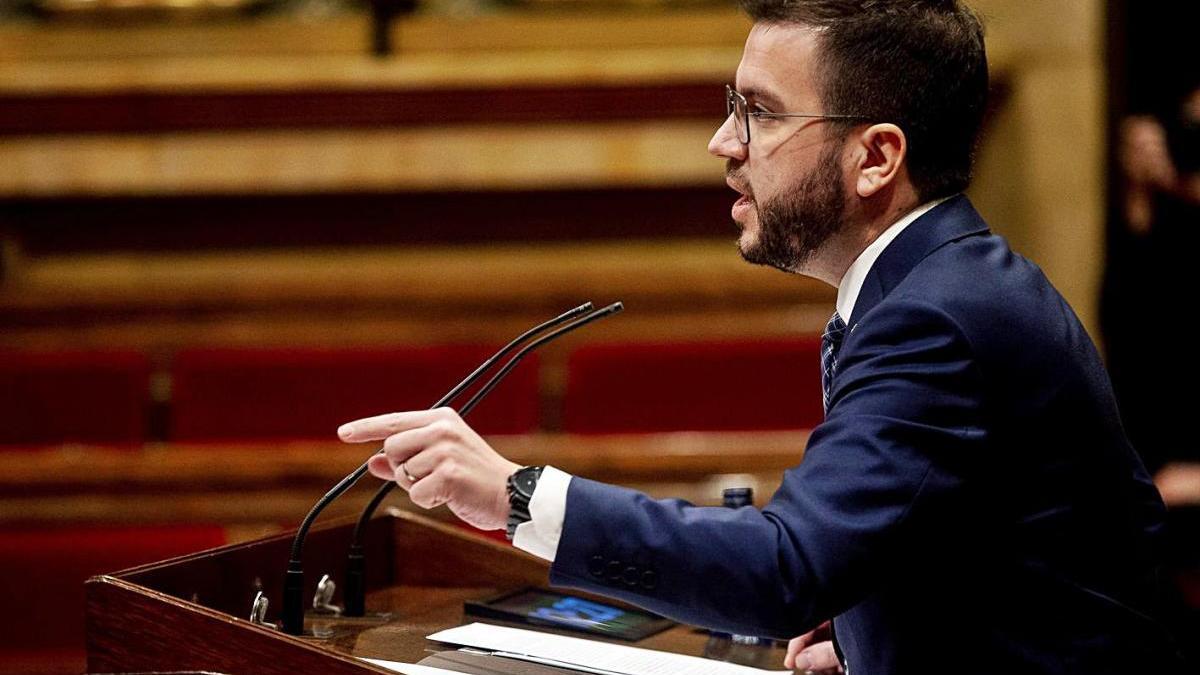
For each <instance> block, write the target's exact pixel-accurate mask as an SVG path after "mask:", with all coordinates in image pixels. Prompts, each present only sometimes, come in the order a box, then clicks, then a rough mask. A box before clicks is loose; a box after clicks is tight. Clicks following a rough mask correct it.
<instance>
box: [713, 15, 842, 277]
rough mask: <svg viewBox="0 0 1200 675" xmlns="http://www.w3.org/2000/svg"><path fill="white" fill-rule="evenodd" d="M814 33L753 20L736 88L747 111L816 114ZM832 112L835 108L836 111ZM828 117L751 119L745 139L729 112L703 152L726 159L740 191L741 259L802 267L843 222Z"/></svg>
mask: <svg viewBox="0 0 1200 675" xmlns="http://www.w3.org/2000/svg"><path fill="white" fill-rule="evenodd" d="M817 57H818V50H817V38H816V33H814V32H813V31H812V30H811V29H809V28H805V27H802V26H791V25H786V26H785V25H769V24H761V23H760V24H756V25H755V26H754V28H753V29H752V30H751V31H750V36H749V38H747V40H746V49H745V53H744V54H743V56H742V62H741V64H740V65H739V66H738V71H737V81H736V84H735V88H736V89H737V90H738V91H739V92H741V93H742V94H743V95H744V96H745V97H746V99H747V100H748V102H749V109H750V111H751V112H754V111H762V112H773V113H806V114H822V113H826V112H829V111H826V110H825V109H824V107H823V106H822V104H821V100H820V94H819V90H818V87H817V81H816V76H815V71H816V68H815V65H816V58H817ZM834 112H836V111H834ZM829 124H830V122H829V121H826V120H813V119H809V118H754V117H753V116H752V117H751V119H750V121H749V127H750V143H749V145H747V144H743V143H742V142H741V140H740V139H739V138H738V134H737V132H736V130H735V121H734V119H733V117H732V116H730V118H729V119H726V120H725V123H724V124H723V125H722V126H721V128H720V129H718V130H717V133H716V135H714V136H713V139H712V141H711V142H710V143H709V146H708V149H709V152H711V153H712V154H714V155H716V156H718V157H724V158H725V159H726V160H727V166H728V168H727V170H726V174H727V182H728V183H729V185H730V187H732V188H733V189H734V190H737V191H738V192H739V193H741V195H742V197H741V198H740V199H738V200H737V202H736V203H734V205H733V212H732V215H733V220H734V222H735V223H737V225H738V226H739V227H740V228H741V231H742V233H741V238H740V239H739V240H738V248H739V249H740V250H741V253H742V257H744V258H745V259H746V260H747V261H749V262H752V263H755V264H759V265H769V266H771V267H776V268H778V269H781V270H785V271H791V272H803V271H804V270H805V269H806V267H807V263H808V262H809V259H810V258H811V257H812V255H813V253H814V252H816V251H817V250H819V249H820V247H821V246H822V245H823V244H824V243H825V242H826V241H828V239H829V238H830V237H831V236H832V235H833V234H835V233H836V232H837V231H838V230H839V229H840V228H841V225H842V220H843V213H844V211H845V206H846V203H845V194H846V190H845V186H844V177H843V172H842V166H841V160H842V143H841V142H840V139H834V138H831V137H830V128H829Z"/></svg>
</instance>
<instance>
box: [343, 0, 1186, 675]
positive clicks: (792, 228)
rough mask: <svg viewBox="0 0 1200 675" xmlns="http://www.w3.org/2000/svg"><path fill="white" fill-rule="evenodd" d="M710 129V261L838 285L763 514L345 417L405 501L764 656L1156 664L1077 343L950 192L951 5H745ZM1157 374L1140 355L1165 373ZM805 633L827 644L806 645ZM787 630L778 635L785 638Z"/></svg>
mask: <svg viewBox="0 0 1200 675" xmlns="http://www.w3.org/2000/svg"><path fill="white" fill-rule="evenodd" d="M743 6H744V7H745V8H746V9H747V11H748V12H749V13H750V15H751V16H752V17H753V18H754V19H755V24H754V27H753V29H752V30H751V32H750V35H749V37H748V39H747V42H746V49H745V53H744V56H743V59H742V62H741V64H740V66H739V68H738V72H737V81H736V84H735V86H733V87H730V88H729V89H728V90H727V92H726V96H727V104H728V110H729V116H728V118H727V119H726V120H725V122H724V124H723V125H722V126H721V127H720V128H719V129H718V130H717V132H716V135H715V136H714V137H713V139H712V142H711V144H710V146H709V149H710V151H711V152H712V153H713V154H714V155H716V156H718V157H720V158H723V159H725V160H726V162H727V166H728V170H727V176H728V182H729V185H730V186H731V187H732V188H733V189H734V190H736V191H737V192H738V193H740V195H741V196H740V198H739V199H738V200H737V202H736V203H735V204H734V206H733V211H732V215H733V218H734V220H735V221H736V222H737V223H738V224H739V225H740V226H741V228H742V232H741V237H740V240H739V246H740V249H741V251H742V254H743V256H744V257H745V258H746V259H747V260H749V261H751V262H754V263H758V264H765V265H771V266H773V267H777V268H779V269H781V270H785V271H787V272H792V273H798V274H805V275H808V276H812V277H816V278H818V279H822V280H824V281H826V282H828V283H829V284H831V285H833V286H835V287H837V288H838V298H837V311H836V313H835V314H834V316H833V317H832V318H831V320H830V321H829V325H828V327H827V329H826V333H825V341H824V345H823V349H822V369H823V380H824V384H825V391H826V406H827V412H826V419H825V421H824V422H823V423H822V424H821V425H820V426H818V427H817V428H816V429H815V430H814V432H813V434H812V437H811V439H810V441H809V444H808V447H807V449H806V452H805V456H804V459H803V461H802V462H800V463H799V465H798V466H796V467H795V468H793V469H790V470H789V471H787V472H786V473H785V475H784V478H783V483H782V486H781V487H780V489H779V491H778V492H777V493H776V494H775V495H774V496H773V498H772V499H771V501H770V503H769V504H767V505H766V506H765V507H764V508H763V509H761V510H758V509H756V508H753V507H746V508H741V509H722V508H702V507H695V506H692V505H690V504H686V503H683V502H679V501H674V500H665V501H655V500H652V499H650V498H648V497H646V496H645V495H642V494H639V493H637V492H634V491H631V490H627V489H623V488H619V487H615V486H611V485H603V484H600V483H596V482H593V481H589V480H586V479H584V478H580V477H572V476H569V475H567V474H564V473H563V472H561V471H558V470H556V469H553V468H552V467H545V468H543V467H519V466H517V465H515V464H513V463H512V462H509V461H508V460H506V459H504V458H503V457H500V456H499V455H498V454H496V453H495V452H494V451H493V450H492V449H491V448H490V447H489V446H488V445H487V443H486V442H485V441H483V439H481V438H480V437H479V436H478V435H477V434H475V433H474V432H473V431H472V430H471V429H470V428H469V427H467V426H466V425H465V424H463V423H462V421H461V419H459V418H458V417H457V416H456V415H454V414H453V412H452V411H448V410H434V411H418V412H408V413H395V414H392V415H385V416H381V417H377V418H371V419H367V420H359V421H356V422H352V423H349V424H346V425H344V426H343V427H342V428H341V429H340V430H339V434H340V435H341V437H342V438H343V440H346V441H349V442H363V441H378V440H383V441H384V448H385V452H384V453H383V454H381V455H379V456H376V457H375V458H373V459H372V461H371V467H370V468H371V471H372V473H373V474H375V475H376V476H379V477H381V478H385V479H389V480H395V481H397V482H398V483H399V484H400V486H401V487H403V488H405V489H406V490H408V491H409V495H410V497H411V498H412V500H413V501H414V502H415V503H416V504H418V505H420V506H422V507H426V508H431V507H434V506H439V505H442V504H447V505H448V506H449V507H450V508H451V509H452V510H453V511H454V512H455V513H456V514H458V515H459V517H461V518H463V519H464V520H466V521H467V522H470V523H471V524H473V525H476V526H477V527H482V528H485V529H498V528H501V527H505V526H507V527H508V528H509V534H510V537H512V538H513V539H514V543H515V544H516V545H517V546H519V547H521V548H524V549H526V550H528V551H530V552H532V553H535V554H537V555H540V556H542V557H544V558H546V559H549V560H552V561H553V566H552V567H551V581H552V582H553V583H555V584H558V585H563V586H570V587H576V588H582V589H586V590H589V591H594V592H598V593H602V594H607V595H609V596H612V597H616V598H620V599H623V600H626V601H629V602H632V603H635V604H637V605H640V606H643V607H647V608H649V609H651V610H653V611H656V612H659V613H661V614H664V615H666V616H669V617H672V618H676V619H679V620H682V621H685V622H689V623H694V624H699V625H703V626H709V627H713V628H717V629H720V630H723V631H728V632H732V633H737V634H742V635H764V636H772V637H789V636H793V635H797V634H801V633H805V636H804V637H803V638H799V639H796V640H794V641H793V643H792V649H791V650H790V653H789V657H788V663H789V666H791V665H793V664H794V665H796V666H797V667H799V668H801V669H805V670H820V671H822V672H837V671H838V670H841V669H846V670H849V671H850V672H853V673H855V675H859V674H862V675H889V674H907V673H995V674H1001V673H1003V674H1007V675H1012V674H1032V673H1076V674H1084V673H1087V674H1089V675H1096V674H1100V673H1118V672H1121V673H1128V672H1145V673H1150V672H1154V673H1164V672H1170V669H1171V668H1173V667H1174V666H1173V655H1174V649H1173V648H1172V647H1171V644H1170V640H1169V638H1168V637H1167V635H1166V633H1165V631H1164V630H1163V629H1162V628H1161V626H1160V625H1159V624H1158V622H1157V620H1156V618H1155V611H1156V604H1155V592H1156V587H1157V582H1158V579H1157V577H1156V574H1157V555H1158V554H1157V552H1156V543H1155V542H1156V537H1157V531H1158V529H1159V528H1160V525H1161V522H1162V518H1163V508H1162V503H1161V500H1160V499H1159V496H1158V493H1157V492H1156V491H1155V489H1154V486H1153V484H1152V483H1151V482H1150V479H1149V477H1148V476H1147V475H1146V472H1145V470H1144V469H1143V468H1142V465H1141V462H1140V460H1139V459H1138V457H1137V455H1136V454H1135V453H1134V451H1133V449H1132V448H1131V447H1130V445H1129V443H1128V442H1127V441H1126V439H1125V435H1124V433H1123V431H1122V429H1121V424H1120V420H1119V418H1118V414H1117V410H1116V407H1115V404H1114V402H1113V397H1112V393H1111V390H1110V385H1109V382H1108V377H1107V375H1106V374H1105V371H1104V368H1103V366H1102V364H1101V361H1100V358H1099V356H1098V354H1097V352H1096V350H1095V348H1094V347H1093V345H1092V343H1091V341H1090V340H1089V338H1088V336H1087V334H1086V333H1085V332H1084V329H1083V327H1082V326H1081V325H1080V323H1079V321H1078V319H1077V318H1076V317H1075V315H1074V313H1073V312H1072V311H1071V309H1070V307H1068V306H1067V303H1066V302H1065V301H1064V300H1063V299H1062V297H1061V296H1060V295H1059V294H1058V293H1057V292H1056V291H1055V290H1054V289H1053V288H1052V287H1051V285H1050V284H1049V282H1048V281H1047V280H1046V278H1045V277H1044V276H1043V275H1042V273H1041V272H1040V270H1038V268H1037V267H1036V266H1035V265H1033V264H1032V263H1030V262H1029V261H1028V260H1025V259H1024V258H1021V257H1020V256H1018V255H1016V254H1014V253H1013V252H1012V251H1011V250H1010V249H1009V248H1008V246H1007V244H1006V243H1005V242H1004V240H1003V239H1001V238H999V237H997V236H995V235H992V234H991V233H990V232H989V230H988V227H987V225H986V224H985V223H984V222H983V220H982V219H981V218H980V216H979V215H978V214H977V213H976V212H975V210H974V209H973V208H972V206H971V204H970V203H969V201H968V200H967V199H966V198H965V197H964V196H962V195H961V192H962V190H963V189H965V187H966V185H967V182H968V179H969V175H970V166H971V154H972V148H973V144H974V141H975V136H976V134H977V131H978V128H979V125H980V120H981V118H982V114H983V110H984V105H985V98H986V90H987V63H986V57H985V54H984V46H983V35H982V28H981V26H980V23H979V21H978V20H977V19H976V17H975V16H974V15H973V14H972V13H971V12H970V11H969V10H967V9H966V8H964V7H962V6H961V5H959V3H958V2H957V1H956V0H875V1H873V2H863V1H861V0H745V1H744V2H743ZM1164 365H1165V364H1154V367H1164ZM830 618H832V619H833V622H832V629H833V630H832V631H831V632H832V633H833V635H834V636H836V644H837V646H840V652H841V657H844V660H843V659H842V658H840V657H839V656H835V644H834V642H833V641H826V640H824V639H823V636H820V635H816V634H814V633H811V632H809V631H813V629H814V628H817V627H818V626H821V625H822V624H823V623H824V622H825V621H826V620H828V619H830ZM806 632H807V633H806Z"/></svg>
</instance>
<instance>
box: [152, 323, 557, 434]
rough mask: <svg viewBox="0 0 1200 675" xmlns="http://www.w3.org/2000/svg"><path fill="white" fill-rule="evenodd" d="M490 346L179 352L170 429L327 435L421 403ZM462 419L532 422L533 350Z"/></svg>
mask: <svg viewBox="0 0 1200 675" xmlns="http://www.w3.org/2000/svg"><path fill="white" fill-rule="evenodd" d="M493 352H494V349H492V348H490V347H481V346H463V345H454V346H439V347H412V348H406V349H206V350H191V351H185V352H181V353H180V354H179V355H178V356H177V357H176V360H175V366H174V369H173V373H174V377H173V381H172V394H171V422H170V429H171V431H170V433H171V439H172V440H174V441H210V440H211V441H216V440H226V441H227V440H245V439H328V440H335V439H336V438H337V436H336V432H337V428H338V426H339V425H341V424H342V423H344V422H349V421H350V420H354V419H358V418H361V417H368V416H371V415H378V414H382V413H387V412H394V411H401V410H422V409H425V408H428V407H429V406H430V404H432V403H433V402H434V401H436V400H437V399H438V398H440V397H441V396H442V395H443V394H444V393H446V391H448V390H449V389H450V388H451V387H452V386H454V385H455V384H457V383H458V382H459V381H460V380H461V379H462V378H464V377H466V376H467V375H468V374H469V373H471V372H472V371H473V370H474V369H475V368H476V367H477V366H478V365H479V364H480V363H481V362H482V361H483V360H484V359H486V358H487V357H488V356H490V355H491V354H492V353H493ZM484 379H485V380H486V377H485V378H484ZM469 393H470V392H468V395H467V396H462V397H460V398H459V399H457V400H456V401H455V405H456V406H457V405H461V404H463V403H466V401H467V400H468V398H469ZM468 421H469V422H471V424H472V426H474V427H475V428H476V429H478V430H480V431H482V432H484V433H526V432H529V431H532V430H534V429H535V428H536V427H537V425H538V375H537V361H536V359H535V358H532V357H531V358H527V359H526V360H525V362H523V363H522V364H521V365H520V366H518V367H517V368H516V369H515V370H514V371H513V372H512V373H511V374H510V375H509V377H508V378H507V379H506V380H505V381H504V383H503V384H501V385H500V386H499V387H497V389H496V390H495V391H493V392H492V394H491V395H490V396H489V397H488V398H487V399H486V400H485V401H483V402H482V403H480V404H479V407H478V408H477V409H476V410H475V411H474V412H472V414H471V416H470V418H469V420H468Z"/></svg>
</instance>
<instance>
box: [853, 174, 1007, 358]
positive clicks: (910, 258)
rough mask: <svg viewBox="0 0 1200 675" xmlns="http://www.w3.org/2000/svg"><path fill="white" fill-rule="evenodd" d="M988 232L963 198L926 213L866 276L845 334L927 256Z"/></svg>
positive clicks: (888, 248) (881, 256)
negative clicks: (943, 247)
mask: <svg viewBox="0 0 1200 675" xmlns="http://www.w3.org/2000/svg"><path fill="white" fill-rule="evenodd" d="M987 231H988V226H987V223H985V222H984V221H983V218H982V217H981V216H980V215H979V213H978V212H977V211H976V210H975V207H973V206H971V202H970V200H968V199H967V198H966V197H965V196H963V195H959V196H957V197H953V198H951V199H949V200H947V201H945V202H943V203H941V204H938V205H937V206H936V207H935V208H933V209H932V210H930V211H929V213H926V214H925V215H923V216H921V217H920V218H918V219H916V220H915V221H913V223H912V224H911V225H909V226H908V227H906V228H905V229H904V231H903V232H901V233H900V236H898V237H896V239H895V240H894V241H892V243H891V244H888V247H887V248H885V249H884V250H883V253H881V254H880V255H879V258H878V259H876V260H875V264H874V265H872V266H871V270H870V271H869V272H867V278H866V279H864V280H863V285H862V290H860V291H859V293H858V299H857V300H855V302H854V311H853V313H852V314H851V316H850V320H849V321H847V322H846V325H847V326H848V328H847V330H849V331H853V330H854V327H855V326H857V325H858V322H859V321H861V320H862V318H863V316H865V315H866V313H867V312H869V311H871V310H872V309H873V308H874V307H875V305H878V304H879V303H880V301H882V300H883V299H884V298H885V297H887V294H888V293H890V292H891V291H892V289H893V288H895V287H896V286H898V285H899V284H900V282H901V281H903V280H904V277H906V276H908V273H909V272H911V271H912V269H913V268H914V267H916V266H917V264H918V263H920V262H921V261H922V260H924V259H925V257H926V256H928V255H929V254H930V253H933V252H934V251H936V250H937V249H939V248H941V247H942V246H944V245H946V244H948V243H950V242H952V241H957V240H959V239H962V238H963V237H968V236H971V235H973V234H983V233H986V232H987ZM847 337H849V335H847Z"/></svg>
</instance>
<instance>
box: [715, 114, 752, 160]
mask: <svg viewBox="0 0 1200 675" xmlns="http://www.w3.org/2000/svg"><path fill="white" fill-rule="evenodd" d="M747 150H748V148H747V147H746V145H744V144H743V143H742V141H741V140H740V139H739V138H738V135H737V129H736V128H735V126H734V121H733V115H729V116H728V117H726V118H725V123H724V124H722V125H721V126H720V127H719V128H718V129H717V132H716V133H715V134H713V137H712V140H710V141H709V142H708V152H709V154H711V155H713V156H714V157H722V158H724V159H736V160H738V161H740V162H744V161H746V151H747Z"/></svg>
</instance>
